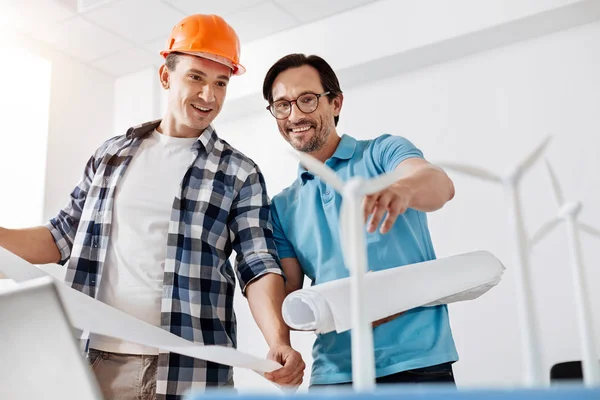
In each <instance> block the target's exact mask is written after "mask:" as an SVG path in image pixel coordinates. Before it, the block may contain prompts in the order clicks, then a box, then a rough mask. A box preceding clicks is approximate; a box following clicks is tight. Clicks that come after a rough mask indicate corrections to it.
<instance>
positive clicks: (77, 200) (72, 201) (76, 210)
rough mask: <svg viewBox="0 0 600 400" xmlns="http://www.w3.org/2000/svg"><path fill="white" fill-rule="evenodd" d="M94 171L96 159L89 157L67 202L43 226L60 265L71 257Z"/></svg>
mask: <svg viewBox="0 0 600 400" xmlns="http://www.w3.org/2000/svg"><path fill="white" fill-rule="evenodd" d="M95 171H96V157H95V155H94V156H92V157H90V159H89V160H88V162H87V164H86V165H85V170H84V173H83V177H82V178H81V180H80V181H79V183H78V184H77V186H75V189H73V191H72V192H71V195H70V197H69V201H68V202H67V204H66V205H65V207H64V208H63V209H62V210H60V211H59V212H58V214H57V215H56V216H55V217H54V218H52V219H51V220H50V221H48V222H47V223H46V224H45V226H46V228H48V229H49V230H50V233H51V234H52V237H53V238H54V242H55V243H56V247H58V250H59V252H60V261H59V263H60V264H65V263H66V262H67V261H68V260H69V257H70V256H71V249H72V248H73V242H74V240H75V234H76V233H77V227H78V226H79V221H80V219H81V213H82V211H83V206H84V204H85V200H86V198H87V194H88V191H89V189H90V186H91V184H92V180H93V178H94V173H95Z"/></svg>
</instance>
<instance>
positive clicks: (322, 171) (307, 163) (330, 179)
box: [296, 152, 344, 193]
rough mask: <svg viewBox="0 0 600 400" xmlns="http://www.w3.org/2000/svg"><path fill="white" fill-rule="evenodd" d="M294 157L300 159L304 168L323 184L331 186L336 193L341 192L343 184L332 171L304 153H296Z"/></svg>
mask: <svg viewBox="0 0 600 400" xmlns="http://www.w3.org/2000/svg"><path fill="white" fill-rule="evenodd" d="M296 157H298V158H299V159H300V163H301V164H302V165H304V168H306V169H307V170H308V171H310V172H312V173H313V174H315V175H317V176H319V177H320V178H321V179H322V180H323V181H324V182H325V183H327V184H329V185H331V187H333V188H334V189H335V190H337V191H338V192H340V193H341V192H342V190H343V188H344V183H343V182H342V180H341V179H340V178H339V177H338V176H337V175H336V174H335V171H334V170H332V169H331V168H329V167H328V166H327V165H325V164H323V163H322V162H321V161H319V160H317V159H316V158H314V157H312V156H310V155H308V154H306V153H302V152H296Z"/></svg>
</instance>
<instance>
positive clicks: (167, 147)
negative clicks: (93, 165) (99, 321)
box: [90, 130, 197, 354]
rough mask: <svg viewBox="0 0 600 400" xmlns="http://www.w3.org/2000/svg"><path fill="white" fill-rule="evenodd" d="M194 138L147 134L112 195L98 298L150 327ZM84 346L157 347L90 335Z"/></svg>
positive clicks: (156, 321)
mask: <svg viewBox="0 0 600 400" xmlns="http://www.w3.org/2000/svg"><path fill="white" fill-rule="evenodd" d="M196 140H197V138H176V137H171V136H165V135H162V134H160V133H159V132H157V131H156V130H155V131H154V132H152V134H151V135H150V136H149V137H147V138H145V139H144V140H143V141H142V143H141V144H140V148H139V149H138V150H137V152H136V154H135V155H134V156H133V159H132V160H131V164H130V165H129V166H128V167H127V170H126V171H125V175H124V176H123V178H122V179H121V182H120V184H119V187H118V189H117V190H118V191H117V193H116V197H115V204H114V211H113V218H112V227H111V232H110V239H109V242H108V249H107V253H106V261H105V263H104V270H103V275H102V280H101V282H100V287H99V288H98V300H100V301H102V302H104V303H106V304H108V305H110V306H112V307H114V308H117V309H119V310H121V311H124V312H126V313H127V314H130V315H132V316H134V317H136V318H138V319H140V320H142V321H145V322H148V323H150V324H152V325H155V326H160V309H161V302H162V289H163V275H164V266H165V256H166V254H165V253H166V249H167V232H168V228H169V222H170V220H171V211H172V209H173V201H174V199H175V196H176V195H177V193H178V191H179V190H180V185H181V181H182V179H183V177H184V175H185V173H186V171H187V169H188V168H189V166H190V165H191V164H192V162H193V160H194V157H195V154H194V153H193V152H192V151H191V150H190V148H191V146H192V144H193V143H194V142H195V141H196ZM90 348H93V349H98V350H103V351H109V352H113V353H124V354H158V349H153V348H149V347H146V346H142V345H139V344H135V343H129V342H123V341H121V340H117V339H113V338H110V337H105V336H100V335H94V334H92V335H91V336H90Z"/></svg>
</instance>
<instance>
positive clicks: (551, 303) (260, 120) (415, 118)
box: [217, 23, 600, 387]
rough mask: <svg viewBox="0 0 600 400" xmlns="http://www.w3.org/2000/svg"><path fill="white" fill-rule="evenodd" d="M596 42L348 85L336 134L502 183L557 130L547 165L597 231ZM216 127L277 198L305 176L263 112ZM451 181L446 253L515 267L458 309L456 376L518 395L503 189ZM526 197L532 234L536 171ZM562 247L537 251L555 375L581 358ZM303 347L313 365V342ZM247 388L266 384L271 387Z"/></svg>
mask: <svg viewBox="0 0 600 400" xmlns="http://www.w3.org/2000/svg"><path fill="white" fill-rule="evenodd" d="M599 42H600V23H594V24H590V25H586V26H582V27H579V28H574V29H571V30H569V31H564V32H560V33H557V34H553V35H551V36H546V37H542V38H539V39H536V40H531V41H527V42H522V43H518V44H515V45H512V46H509V47H504V48H498V49H496V50H493V51H489V52H486V53H481V54H477V55H473V56H470V57H467V58H463V59H459V60H456V61H453V62H448V63H444V64H440V65H436V66H433V67H430V68H426V69H422V70H418V71H415V72H412V73H407V74H403V75H399V76H395V77H390V78H389V79H387V80H383V81H378V82H373V83H371V84H369V85H364V86H361V87H354V88H348V89H346V90H345V103H344V107H343V110H342V114H341V120H340V126H339V133H348V134H351V135H353V136H355V137H358V138H372V137H375V136H377V135H379V134H381V133H384V132H388V133H392V134H397V135H404V136H406V137H408V138H409V139H411V140H412V141H413V142H415V144H416V145H418V146H419V147H420V148H421V149H423V151H424V153H425V155H426V157H428V158H429V159H430V160H433V161H441V160H444V161H460V162H468V163H472V164H475V165H480V166H484V167H486V168H488V169H490V170H492V171H495V172H498V173H503V172H505V171H508V170H509V169H510V168H511V167H512V166H513V165H515V164H516V163H517V162H519V161H520V160H521V159H522V158H523V157H524V156H525V155H526V154H527V153H529V152H530V150H531V149H532V148H534V147H535V146H536V145H537V144H538V143H539V142H540V141H541V139H542V138H543V137H544V136H545V135H547V134H553V135H554V140H553V142H552V144H551V146H550V147H549V151H548V156H549V159H550V160H551V162H552V163H553V165H554V166H555V169H556V170H557V175H558V177H559V179H560V180H561V183H562V184H563V187H564V190H565V193H566V196H567V197H568V198H572V199H574V200H582V201H583V202H584V205H585V208H584V211H583V213H582V215H581V218H582V219H583V220H586V221H588V222H589V223H592V224H595V225H596V226H597V227H599V226H600V209H599V208H598V207H597V206H596V205H597V204H598V203H600V179H599V178H598V176H597V174H596V171H598V170H600V157H599V155H600V151H599V150H598V146H600V139H599V136H598V134H597V132H598V131H599V130H600V121H599V120H598V118H597V105H598V104H599V100H600V77H599V76H598V73H597V71H598V70H600V47H599V46H598V43H599ZM333 67H334V68H335V65H334V66H333ZM233 84H235V82H234V83H233ZM341 84H342V89H343V90H344V82H341ZM217 130H218V132H219V134H220V136H221V137H223V138H224V139H226V140H228V141H229V142H230V143H232V144H233V145H234V146H236V147H238V148H239V149H240V150H242V151H243V152H245V153H246V154H248V155H249V156H250V157H252V158H253V159H254V160H255V161H256V162H258V164H259V165H260V167H261V168H262V170H263V172H264V174H265V177H266V180H267V185H268V187H269V192H270V194H271V195H274V194H276V193H277V192H278V191H279V190H281V189H282V188H283V187H285V186H286V185H287V184H289V183H290V182H291V181H292V180H293V179H295V176H296V175H295V174H296V162H295V160H294V159H293V157H292V156H291V155H290V153H289V152H287V150H288V146H287V144H286V143H285V142H284V141H283V139H281V138H280V137H279V134H278V131H277V129H276V125H275V121H274V120H273V118H272V117H271V116H270V115H269V114H268V113H267V112H266V111H265V112H264V113H263V114H262V115H257V116H256V117H253V118H247V119H244V120H238V121H228V122H224V121H220V122H218V123H217ZM584 174H586V175H585V176H584ZM452 177H453V178H454V181H455V185H456V190H457V194H456V197H455V199H454V200H453V201H452V202H451V203H449V204H448V205H447V206H446V207H445V208H444V209H442V210H440V211H438V212H436V213H433V214H431V215H430V225H431V230H432V235H433V239H434V242H435V245H436V249H437V253H438V256H449V255H452V254H456V253H461V252H466V251H472V250H476V249H486V250H489V251H492V252H493V253H494V254H495V255H496V256H498V257H499V258H500V259H501V260H502V261H503V262H504V263H505V265H506V266H507V273H506V274H505V277H504V279H503V281H502V282H501V284H500V285H499V286H498V287H497V288H495V289H494V290H492V291H491V292H490V293H488V294H486V295H485V296H484V297H482V298H480V299H479V300H477V301H473V302H470V303H463V304H458V305H452V306H451V322H452V326H453V330H454V334H455V339H456V342H457V345H458V349H459V353H460V357H461V360H460V361H459V362H458V363H457V364H456V367H455V370H456V374H457V380H458V383H459V384H460V385H462V386H467V385H468V386H472V385H479V386H480V385H492V386H497V385H517V384H519V383H520V382H521V379H520V374H521V355H520V347H519V346H520V343H519V327H518V326H517V317H516V313H517V309H516V304H515V300H514V299H515V290H514V283H513V263H512V258H511V257H512V253H511V247H510V242H508V243H507V239H508V238H509V231H508V228H507V223H506V222H507V219H506V207H505V205H504V198H503V193H502V191H501V189H500V188H499V187H495V186H493V185H489V184H486V183H482V182H478V181H475V180H473V179H469V178H466V177H462V176H458V175H455V174H452ZM521 188H522V193H523V202H524V210H525V222H526V226H527V229H528V231H529V232H530V233H532V232H533V231H535V230H536V229H537V228H539V227H540V226H541V224H542V223H543V222H544V221H545V220H547V219H549V218H551V217H552V216H553V215H555V211H556V209H555V207H554V203H553V198H552V197H551V196H552V193H551V191H550V188H549V185H548V182H547V178H546V175H545V171H544V169H543V168H542V165H536V166H535V167H534V168H533V169H532V170H531V173H530V174H528V175H527V176H526V177H525V178H524V180H523V182H522V185H521ZM565 240H566V237H565V232H564V229H562V228H561V229H559V230H557V231H555V232H554V233H553V234H552V235H551V236H549V237H548V238H547V240H545V241H543V242H542V243H540V245H539V246H538V247H536V248H535V249H534V250H533V252H532V264H533V276H534V282H535V288H534V289H535V293H534V294H535V301H536V308H537V310H538V312H539V317H540V321H539V322H540V327H541V331H542V334H543V338H542V339H541V345H542V348H543V357H544V366H545V368H546V370H547V371H549V367H550V366H551V365H552V364H554V363H555V362H558V361H564V360H570V359H579V357H580V356H579V352H578V351H579V343H578V340H577V331H576V320H575V309H574V301H573V290H572V289H571V276H570V271H569V269H568V253H567V249H566V243H565ZM598 244H599V243H598V240H597V239H592V238H589V237H585V236H584V237H583V249H584V253H585V255H584V262H585V265H586V273H587V281H588V285H589V290H590V293H591V296H592V304H593V308H594V310H593V312H594V317H595V327H596V332H600V307H599V306H598V305H599V304H600V290H599V289H600V283H599V282H600V270H599V269H598V268H596V267H597V265H598V261H597V260H598V258H599V257H600V251H599V250H598V248H599V246H598ZM237 307H238V308H237V310H238V315H240V314H241V317H240V328H239V332H240V333H241V334H240V349H242V350H246V351H251V352H253V353H256V352H258V353H259V354H260V353H261V351H263V350H265V349H266V347H264V346H263V347H259V346H257V345H256V343H257V341H258V342H261V340H260V339H257V338H260V334H259V332H258V330H257V329H256V327H255V326H254V324H253V323H252V321H251V318H250V317H249V316H247V313H246V306H245V305H244V304H243V302H241V301H239V302H238V303H237ZM294 339H295V342H296V343H299V346H300V347H299V348H300V349H301V350H302V352H303V354H304V357H305V359H307V360H310V342H311V339H310V336H309V335H308V336H307V335H306V334H304V335H296V336H295V337H294ZM261 343H262V342H261ZM238 375H241V373H240V374H238ZM238 380H239V379H238ZM244 384H246V381H244ZM248 384H252V385H254V386H257V387H258V386H259V385H261V386H262V385H263V382H262V381H259V380H255V381H253V382H251V381H248Z"/></svg>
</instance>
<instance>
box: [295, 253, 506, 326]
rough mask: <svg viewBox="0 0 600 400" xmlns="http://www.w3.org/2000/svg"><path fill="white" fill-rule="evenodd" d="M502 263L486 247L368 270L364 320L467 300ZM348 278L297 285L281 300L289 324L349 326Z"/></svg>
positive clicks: (497, 274)
mask: <svg viewBox="0 0 600 400" xmlns="http://www.w3.org/2000/svg"><path fill="white" fill-rule="evenodd" d="M504 269H505V268H504V266H503V265H502V263H501V262H500V260H498V259H497V258H496V257H494V255H492V254H491V253H489V252H487V251H476V252H472V253H465V254H460V255H456V256H451V257H446V258H440V259H437V260H431V261H425V262H421V263H416V264H410V265H404V266H401V267H396V268H390V269H386V270H383V271H376V272H369V273H367V274H366V275H365V277H364V287H365V292H366V295H365V299H366V301H367V307H366V309H367V310H368V311H367V313H368V315H367V316H368V319H369V322H373V321H377V320H379V319H382V318H386V317H389V316H391V315H394V314H397V313H400V312H403V311H407V310H410V309H413V308H416V307H421V306H435V305H440V304H448V303H454V302H458V301H466V300H473V299H476V298H478V297H479V296H481V295H482V294H484V293H486V292H487V291H488V290H490V289H491V288H493V287H494V286H496V285H497V284H498V282H500V278H501V277H502V274H503V273H504ZM349 299H350V278H344V279H339V280H335V281H331V282H327V283H323V284H319V285H315V286H312V287H310V288H306V289H301V290H297V291H295V292H293V293H291V294H290V295H288V296H287V297H286V299H285V301H284V302H283V319H284V320H285V322H286V323H287V324H288V326H290V327H291V328H293V329H297V330H314V331H316V332H317V333H328V332H333V331H336V332H338V333H340V332H344V331H347V330H349V329H350V328H351V327H352V321H351V310H350V305H349V304H350V301H349Z"/></svg>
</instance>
